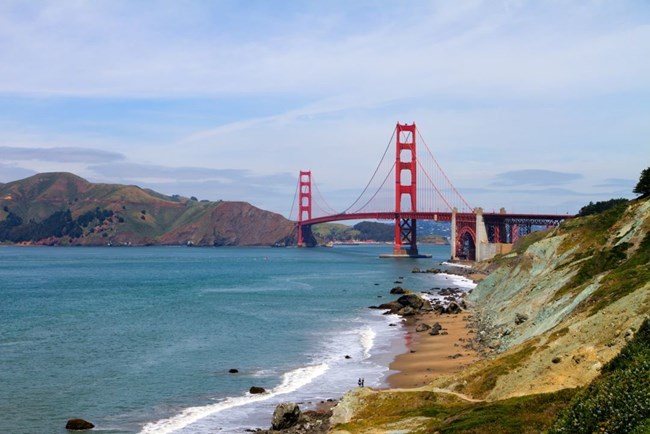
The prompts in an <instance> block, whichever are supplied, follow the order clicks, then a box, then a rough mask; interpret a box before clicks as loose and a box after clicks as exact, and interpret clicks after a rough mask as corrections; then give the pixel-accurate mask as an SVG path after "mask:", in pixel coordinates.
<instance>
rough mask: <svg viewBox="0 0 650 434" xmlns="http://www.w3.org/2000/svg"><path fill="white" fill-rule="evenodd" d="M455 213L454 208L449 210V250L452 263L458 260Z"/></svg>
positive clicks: (456, 210)
mask: <svg viewBox="0 0 650 434" xmlns="http://www.w3.org/2000/svg"><path fill="white" fill-rule="evenodd" d="M457 212H458V209H456V207H454V209H452V210H451V238H450V240H449V248H450V250H451V257H450V259H451V260H452V261H454V260H457V259H458V252H457V251H456V247H457V246H458V243H457V242H456V235H457V228H456V213H457Z"/></svg>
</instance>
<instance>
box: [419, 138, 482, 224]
mask: <svg viewBox="0 0 650 434" xmlns="http://www.w3.org/2000/svg"><path fill="white" fill-rule="evenodd" d="M417 134H418V137H419V139H420V140H421V141H422V143H423V144H424V148H425V149H426V150H427V153H428V154H429V157H431V160H432V161H433V164H434V165H435V168H436V169H437V170H436V171H435V172H436V173H440V174H441V175H442V178H443V179H444V180H445V181H446V184H447V185H448V186H449V187H451V191H450V193H451V192H453V193H455V196H456V198H457V199H460V203H459V204H457V205H461V206H457V208H458V210H459V211H461V212H472V207H471V206H470V205H469V203H467V201H466V200H465V198H464V197H463V195H462V194H460V192H459V191H458V190H457V189H456V187H455V186H454V184H453V183H452V182H451V180H450V179H449V177H448V176H447V174H446V173H445V171H444V170H442V167H441V166H440V164H439V163H438V160H436V157H434V156H433V153H432V152H431V149H430V148H429V146H428V145H427V142H426V141H425V140H424V137H422V135H421V134H420V131H418V132H417ZM425 173H426V170H425ZM427 177H428V176H427ZM429 180H430V182H431V183H432V184H433V185H434V186H435V187H436V190H437V191H438V193H439V194H440V196H441V198H443V200H445V202H447V204H448V205H449V203H448V201H447V200H446V199H445V198H444V196H443V195H442V194H441V193H440V190H439V188H438V187H437V186H436V184H435V183H434V182H433V181H432V180H431V178H429Z"/></svg>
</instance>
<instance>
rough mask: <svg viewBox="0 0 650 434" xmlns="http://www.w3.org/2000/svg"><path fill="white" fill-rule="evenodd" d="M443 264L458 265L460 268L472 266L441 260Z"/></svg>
mask: <svg viewBox="0 0 650 434" xmlns="http://www.w3.org/2000/svg"><path fill="white" fill-rule="evenodd" d="M441 264H442V265H447V266H448V267H458V268H472V266H471V265H465V264H456V263H454V262H447V261H444V262H441Z"/></svg>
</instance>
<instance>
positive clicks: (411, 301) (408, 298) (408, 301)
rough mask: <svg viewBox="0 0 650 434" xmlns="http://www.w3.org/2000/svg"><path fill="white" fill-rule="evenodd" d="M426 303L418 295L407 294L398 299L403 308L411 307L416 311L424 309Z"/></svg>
mask: <svg viewBox="0 0 650 434" xmlns="http://www.w3.org/2000/svg"><path fill="white" fill-rule="evenodd" d="M424 301H425V300H424V298H422V296H420V295H418V294H406V295H403V296H401V297H400V298H398V299H397V302H398V303H399V304H401V305H402V306H409V307H412V308H413V309H416V310H417V309H420V308H421V307H422V305H423V304H424Z"/></svg>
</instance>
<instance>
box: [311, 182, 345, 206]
mask: <svg viewBox="0 0 650 434" xmlns="http://www.w3.org/2000/svg"><path fill="white" fill-rule="evenodd" d="M311 184H312V187H313V189H314V191H315V192H316V195H317V198H318V199H319V200H318V201H317V200H314V205H316V206H317V207H318V209H320V210H321V211H322V212H323V214H322V215H327V214H339V212H338V211H337V210H336V209H335V208H334V207H333V206H331V205H330V204H329V203H328V202H327V201H326V200H325V197H324V196H323V195H322V194H321V192H320V190H319V189H318V183H317V182H316V180H315V178H314V176H313V175H312V178H311ZM321 201H322V203H323V205H325V207H322V206H321V204H320V202H321Z"/></svg>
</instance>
